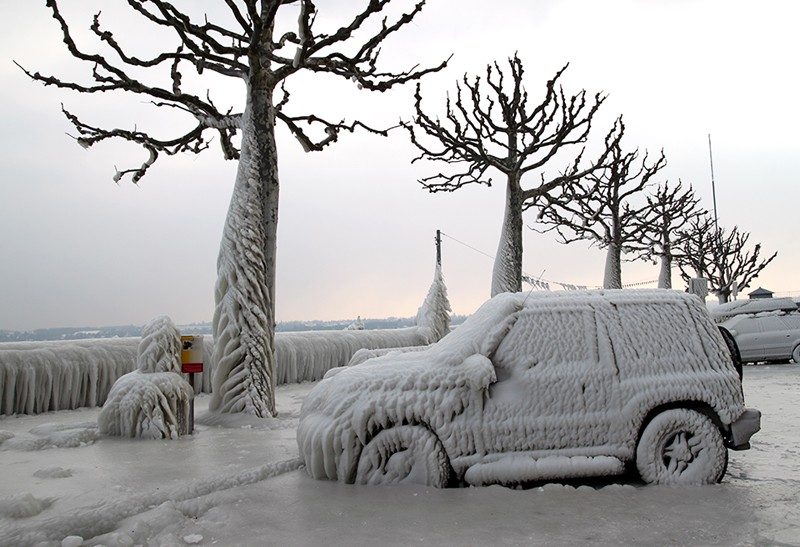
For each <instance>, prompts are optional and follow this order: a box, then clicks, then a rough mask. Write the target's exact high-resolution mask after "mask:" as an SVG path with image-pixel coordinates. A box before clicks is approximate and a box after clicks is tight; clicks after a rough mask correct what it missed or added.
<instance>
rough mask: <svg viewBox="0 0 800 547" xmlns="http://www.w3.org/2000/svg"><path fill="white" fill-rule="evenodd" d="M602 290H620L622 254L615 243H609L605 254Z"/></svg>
mask: <svg viewBox="0 0 800 547" xmlns="http://www.w3.org/2000/svg"><path fill="white" fill-rule="evenodd" d="M603 288H604V289H621V288H622V253H621V249H620V246H619V245H618V244H617V243H613V242H612V243H609V245H608V251H607V252H606V269H605V274H604V276H603Z"/></svg>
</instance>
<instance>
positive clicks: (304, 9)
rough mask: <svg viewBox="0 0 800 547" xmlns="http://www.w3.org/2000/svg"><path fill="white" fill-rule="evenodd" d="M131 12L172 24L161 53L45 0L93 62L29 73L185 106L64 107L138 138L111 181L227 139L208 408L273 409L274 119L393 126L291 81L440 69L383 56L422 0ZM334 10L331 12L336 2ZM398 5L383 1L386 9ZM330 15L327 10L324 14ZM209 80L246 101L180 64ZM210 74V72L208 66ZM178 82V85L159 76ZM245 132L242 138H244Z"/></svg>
mask: <svg viewBox="0 0 800 547" xmlns="http://www.w3.org/2000/svg"><path fill="white" fill-rule="evenodd" d="M119 3H120V4H121V5H126V6H127V7H128V8H130V10H131V11H130V13H131V15H133V16H135V17H136V18H138V19H140V20H143V21H145V22H147V23H149V24H150V25H152V26H153V27H154V28H158V29H161V30H163V31H165V32H166V36H165V37H164V42H163V47H162V51H161V53H159V54H156V55H154V56H144V55H139V54H137V53H135V52H132V51H130V50H129V49H128V47H127V46H126V45H125V42H124V40H122V39H118V37H117V34H116V33H115V32H114V31H112V30H111V29H110V28H109V27H107V26H105V24H104V21H103V18H102V17H101V14H97V15H95V16H94V18H93V19H92V20H91V23H90V26H89V28H90V30H91V33H92V36H93V37H94V41H95V44H94V45H93V46H87V45H85V44H84V43H83V42H82V41H81V43H79V41H78V40H76V37H75V33H73V30H72V28H71V26H70V23H69V22H68V21H67V19H66V18H65V17H64V16H63V14H62V12H61V9H60V5H61V3H60V2H59V1H58V0H46V2H45V4H46V6H47V7H48V8H49V9H50V11H51V13H52V15H53V18H54V19H55V20H56V22H57V25H58V28H59V30H60V34H61V37H62V40H63V42H64V44H65V46H66V48H67V50H68V51H69V53H70V54H71V55H72V57H74V58H75V59H77V60H79V61H81V62H83V63H86V65H87V67H89V70H88V78H87V79H86V81H72V80H68V79H65V78H61V77H58V76H54V75H49V74H41V73H39V72H35V71H32V70H28V69H26V68H23V70H24V71H25V73H26V74H27V75H28V76H30V77H31V78H32V79H33V80H36V81H38V82H41V83H42V84H44V85H52V86H55V87H58V88H60V89H63V90H68V91H75V92H78V93H84V94H100V93H106V92H109V93H116V92H122V93H123V94H128V95H133V96H137V97H141V98H144V99H145V100H147V101H149V104H151V105H152V106H154V107H156V108H159V109H161V111H163V110H164V109H167V110H170V111H174V112H177V113H183V114H185V116H186V118H187V119H188V121H189V123H188V127H187V128H184V129H181V130H179V131H177V132H176V134H175V135H171V136H168V137H161V136H155V135H153V134H152V133H150V132H148V131H146V130H144V129H140V128H139V127H138V125H137V126H134V127H132V128H131V127H127V128H123V127H117V128H105V127H100V126H99V125H97V124H93V123H89V122H86V121H83V119H82V118H81V117H79V116H78V115H76V114H73V113H72V112H71V111H69V110H67V109H64V112H65V114H66V116H67V118H68V120H69V121H70V122H71V123H72V125H73V126H74V127H75V129H76V131H77V133H78V135H77V136H76V138H77V140H78V143H79V144H81V145H82V146H84V147H86V148H89V147H92V146H94V145H95V144H98V143H100V142H104V141H106V140H108V139H112V138H116V139H122V140H126V141H129V142H133V143H136V144H138V145H140V146H141V147H142V148H143V149H144V151H145V152H146V155H145V158H144V159H143V160H142V162H141V164H140V165H138V166H137V165H134V166H132V167H126V168H123V169H118V170H117V173H116V175H115V176H114V179H115V180H116V181H119V180H121V179H122V178H123V177H126V176H130V177H131V180H133V182H138V181H139V180H140V179H141V178H142V177H143V176H144V175H145V174H146V173H147V172H148V170H149V169H150V168H151V167H152V166H153V165H154V164H155V163H156V161H157V160H158V158H159V157H161V156H162V155H172V154H177V153H179V152H190V153H199V152H201V151H203V150H205V149H207V148H208V147H209V144H210V142H211V140H212V139H213V138H217V139H219V142H220V147H221V149H222V153H223V157H224V158H226V159H238V160H239V169H238V173H237V179H236V184H235V187H234V190H233V196H232V198H231V204H230V209H229V212H228V218H227V221H226V223H225V228H224V232H223V236H222V242H221V246H220V254H219V259H218V263H217V270H218V280H217V285H216V289H215V300H216V310H215V314H214V338H215V348H214V354H213V362H214V367H215V376H214V397H213V399H212V402H211V407H212V408H215V409H219V410H222V411H227V412H237V411H246V412H249V413H252V414H255V415H258V416H268V415H270V414H274V413H275V405H274V374H273V369H274V360H275V356H274V353H275V347H274V327H275V292H274V286H275V254H276V247H275V241H276V234H277V219H278V190H279V180H278V163H277V143H276V139H275V126H276V124H277V123H283V124H284V125H285V126H286V127H287V128H288V129H289V130H290V132H291V133H292V134H293V135H294V136H295V137H296V138H297V140H298V141H299V143H300V144H301V146H302V147H303V148H304V149H305V150H306V151H316V150H321V149H323V148H325V147H326V146H328V145H330V144H332V143H334V142H336V141H337V140H338V138H339V137H340V135H341V134H342V133H345V132H353V131H356V130H365V131H368V132H372V133H376V134H379V135H385V134H386V131H387V130H386V129H382V128H378V129H376V128H373V127H372V126H371V125H370V124H367V123H366V122H363V121H358V120H355V121H341V120H328V119H325V118H323V117H321V116H320V115H318V114H316V113H314V112H305V111H299V112H291V111H290V110H291V107H292V102H291V100H290V99H291V95H290V94H289V92H288V91H287V87H288V86H287V82H288V81H289V80H290V78H291V76H293V75H294V74H296V73H299V72H301V71H306V72H311V73H321V74H329V75H332V76H337V77H340V78H344V79H346V80H351V81H353V82H354V83H355V84H356V85H357V86H358V87H359V88H360V89H366V90H370V91H386V90H388V89H391V88H392V87H394V86H397V85H402V84H404V83H406V82H409V81H414V80H418V79H419V78H421V77H422V76H424V75H426V74H428V73H431V72H435V71H438V70H441V69H442V68H444V66H445V65H446V61H444V62H442V63H439V64H435V65H433V66H430V67H420V66H419V65H414V66H411V67H410V68H401V69H386V68H383V67H381V64H382V63H381V62H380V61H379V57H380V52H381V48H382V47H383V46H384V45H385V44H384V43H385V42H386V41H387V39H389V38H392V37H393V36H394V35H395V34H396V33H397V32H398V31H399V30H400V29H402V28H403V27H405V26H407V25H408V24H409V23H411V21H412V20H413V19H414V18H415V17H416V16H417V15H418V14H419V13H420V11H421V10H422V9H423V7H424V5H425V1H424V0H418V1H416V2H414V3H411V4H410V5H409V6H408V7H407V9H406V10H405V11H400V12H398V10H394V9H391V10H390V8H394V7H395V6H397V5H398V4H401V3H402V2H401V0H369V1H367V2H364V3H361V4H360V5H358V6H357V7H356V8H355V9H353V11H352V12H351V13H350V15H349V16H348V15H346V14H344V16H343V17H340V15H343V14H340V13H336V14H335V15H336V19H337V20H338V21H342V20H343V21H344V23H337V24H335V25H331V24H329V25H328V26H329V27H330V28H326V26H325V24H324V23H325V19H324V18H319V17H318V10H317V7H316V5H315V3H314V2H313V1H312V0H225V6H224V7H221V9H223V10H224V9H225V8H227V13H225V15H226V17H222V18H221V19H225V20H226V22H222V20H221V19H220V20H210V19H209V17H208V15H206V14H203V13H202V11H200V10H202V7H198V6H197V3H186V4H187V5H185V6H184V5H182V6H181V7H177V6H176V5H174V4H173V3H172V2H170V1H167V0H119ZM331 11H333V10H331ZM390 11H391V13H387V12H390ZM328 20H330V19H328ZM187 70H189V71H192V72H194V73H196V74H197V76H203V77H202V78H193V80H194V81H200V82H202V84H205V83H208V84H211V83H212V82H216V81H218V78H217V77H219V76H223V77H231V78H234V79H237V80H240V81H242V82H243V83H244V84H245V85H244V86H243V87H244V91H245V93H244V95H243V96H242V99H243V100H242V102H241V104H233V105H231V106H228V107H227V108H222V107H218V106H217V105H216V104H215V102H213V101H212V100H211V92H210V91H209V90H203V91H197V92H195V91H193V90H190V89H189V88H188V86H187V85H185V83H184V79H183V74H184V73H185V72H186V71H187ZM208 74H213V75H214V77H212V78H209V77H206V75H208ZM163 81H166V82H168V85H163V84H161V83H154V82H163ZM237 136H238V139H239V141H238V142H237V140H236V138H237Z"/></svg>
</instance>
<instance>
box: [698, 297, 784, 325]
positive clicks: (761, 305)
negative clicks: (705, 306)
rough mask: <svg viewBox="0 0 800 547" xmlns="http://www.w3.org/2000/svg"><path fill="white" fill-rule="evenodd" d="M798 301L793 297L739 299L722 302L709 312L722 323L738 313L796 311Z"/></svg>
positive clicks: (715, 319)
mask: <svg viewBox="0 0 800 547" xmlns="http://www.w3.org/2000/svg"><path fill="white" fill-rule="evenodd" d="M795 310H797V303H796V302H795V301H794V300H792V299H791V298H760V299H755V300H737V301H736V302H728V303H726V304H720V305H719V306H717V307H715V308H711V309H710V310H709V313H710V314H711V317H713V318H714V321H716V322H717V323H721V322H723V321H725V320H727V319H730V318H731V317H734V316H736V315H742V314H747V313H760V312H765V311H795Z"/></svg>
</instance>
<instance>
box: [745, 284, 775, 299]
mask: <svg viewBox="0 0 800 547" xmlns="http://www.w3.org/2000/svg"><path fill="white" fill-rule="evenodd" d="M773 294H775V293H773V292H772V291H768V290H767V289H765V288H764V287H759V288H757V289H756V290H754V291H753V292H751V293H750V294H748V295H747V296H749V297H750V300H757V299H759V298H772V295H773Z"/></svg>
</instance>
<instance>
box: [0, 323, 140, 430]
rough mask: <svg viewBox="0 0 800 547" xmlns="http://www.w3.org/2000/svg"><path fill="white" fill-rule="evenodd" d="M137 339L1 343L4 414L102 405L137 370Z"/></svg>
mask: <svg viewBox="0 0 800 547" xmlns="http://www.w3.org/2000/svg"><path fill="white" fill-rule="evenodd" d="M137 343H138V339H135V338H110V339H107V340H75V341H65V342H17V343H5V344H0V414H16V413H20V414H39V413H41V412H49V411H53V410H66V409H73V408H79V407H84V406H98V405H102V404H103V402H104V401H105V400H106V396H107V394H108V391H109V390H110V389H111V386H112V385H113V384H114V382H115V381H116V380H117V378H119V377H120V376H122V375H123V374H126V373H128V372H130V371H131V370H133V368H134V361H135V358H136V345H137Z"/></svg>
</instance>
